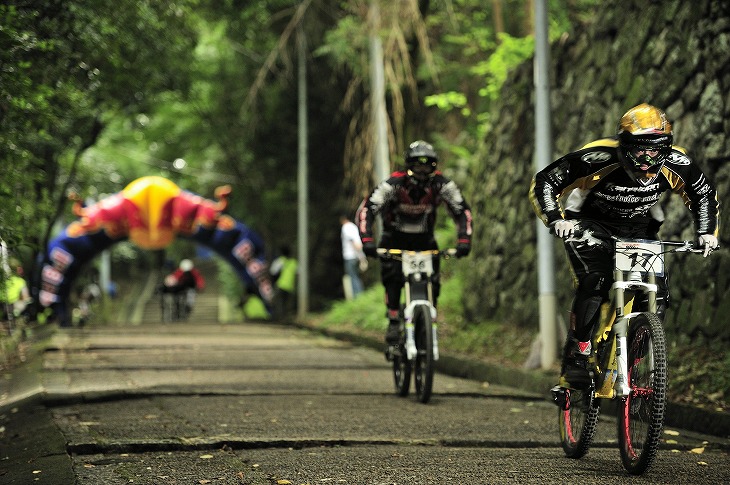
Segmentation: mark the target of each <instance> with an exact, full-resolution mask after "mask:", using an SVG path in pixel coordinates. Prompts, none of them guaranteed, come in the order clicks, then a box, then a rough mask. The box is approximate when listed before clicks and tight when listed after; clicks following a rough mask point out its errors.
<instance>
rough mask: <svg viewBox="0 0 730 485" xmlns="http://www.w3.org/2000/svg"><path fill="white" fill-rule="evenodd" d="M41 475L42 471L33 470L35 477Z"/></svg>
mask: <svg viewBox="0 0 730 485" xmlns="http://www.w3.org/2000/svg"><path fill="white" fill-rule="evenodd" d="M39 473H42V470H33V475H38V474H39Z"/></svg>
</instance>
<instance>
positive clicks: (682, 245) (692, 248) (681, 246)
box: [611, 236, 720, 254]
mask: <svg viewBox="0 0 730 485" xmlns="http://www.w3.org/2000/svg"><path fill="white" fill-rule="evenodd" d="M611 239H613V240H614V241H626V240H627V239H626V238H620V237H617V236H611ZM656 242H659V243H661V244H662V245H663V246H677V248H676V249H668V250H666V251H664V253H695V254H702V253H704V252H705V248H704V247H702V246H697V245H696V244H695V243H694V242H693V241H663V240H661V239H660V240H658V241H656ZM718 249H720V246H719V245H718V246H717V247H715V248H713V249H711V250H710V253H712V252H714V251H717V250H718Z"/></svg>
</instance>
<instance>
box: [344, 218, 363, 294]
mask: <svg viewBox="0 0 730 485" xmlns="http://www.w3.org/2000/svg"><path fill="white" fill-rule="evenodd" d="M340 224H341V225H342V229H341V231H340V239H342V260H343V264H344V267H345V276H346V278H345V279H346V280H347V279H348V278H349V280H350V281H349V282H346V283H345V284H348V283H349V285H350V291H349V292H348V291H347V290H348V288H347V287H345V297H348V298H349V297H350V296H351V297H352V298H356V297H357V295H359V294H360V293H362V291H363V289H364V286H363V284H362V280H361V279H360V271H361V270H362V271H364V270H366V269H367V267H368V266H367V265H368V260H367V257H366V256H365V253H363V252H362V241H361V240H360V231H359V230H358V229H357V226H356V225H355V223H354V222H352V221H351V220H350V219H349V218H348V217H347V215H345V214H342V215H340Z"/></svg>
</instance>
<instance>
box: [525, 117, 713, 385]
mask: <svg viewBox="0 0 730 485" xmlns="http://www.w3.org/2000/svg"><path fill="white" fill-rule="evenodd" d="M672 143H673V133H672V125H671V124H670V122H669V121H668V120H667V117H666V114H665V113H664V111H662V110H661V109H659V108H657V107H655V106H651V105H649V104H646V103H642V104H640V105H638V106H635V107H633V108H631V109H630V110H628V111H627V112H626V113H625V114H624V115H623V116H622V117H621V120H620V121H619V124H618V130H617V134H616V136H612V137H610V138H604V139H600V140H596V141H594V142H591V143H588V144H587V145H585V146H583V147H582V148H581V149H579V150H577V151H574V152H572V153H568V154H567V155H564V156H563V157H561V158H559V159H558V160H556V161H554V162H553V163H552V164H550V165H548V166H547V167H545V168H544V169H543V170H541V171H539V172H538V173H537V174H536V175H535V177H534V178H533V180H532V185H531V188H530V200H531V202H532V205H533V208H534V210H535V212H536V213H537V215H538V216H539V217H540V219H541V220H542V221H543V223H544V224H545V225H546V226H548V227H549V228H550V230H551V232H553V233H554V234H555V235H556V236H557V237H559V238H561V239H563V240H564V244H565V249H566V251H567V254H568V259H569V262H570V265H571V269H572V272H573V276H574V280H575V281H576V283H577V284H576V290H575V297H574V300H573V305H572V311H571V314H570V331H569V334H568V339H567V340H566V342H565V347H564V350H563V360H562V367H561V379H560V380H561V383H560V385H561V386H563V387H580V386H585V385H586V384H589V383H590V379H591V376H590V372H589V371H588V370H587V360H588V357H589V356H590V353H591V350H592V349H591V335H592V332H593V329H594V328H595V326H596V324H597V323H598V321H599V320H600V314H601V305H602V304H603V303H604V302H607V301H608V293H609V289H610V287H611V285H612V283H613V253H614V246H613V243H612V240H611V237H612V236H617V237H627V238H643V239H657V233H658V231H659V227H660V226H661V224H662V222H663V220H664V214H663V212H662V209H661V205H660V204H658V202H659V199H660V197H661V195H662V193H663V192H665V191H668V190H671V191H672V192H674V193H676V194H678V195H680V196H681V197H682V199H683V200H684V202H685V205H686V206H687V207H688V208H689V210H690V212H691V213H692V215H693V217H694V223H695V231H696V235H697V238H698V241H699V244H700V245H701V246H703V247H704V248H705V253H704V255H705V256H707V254H708V253H709V252H710V251H711V250H712V249H714V248H716V247H717V246H718V234H719V225H718V221H719V202H718V200H717V192H716V191H715V188H714V187H713V185H712V184H711V182H710V181H709V180H708V179H707V177H706V176H705V175H704V173H702V170H701V169H700V168H699V167H698V166H697V164H696V163H695V162H694V160H692V159H691V158H690V157H689V156H688V155H687V153H686V150H685V149H684V148H681V147H678V146H674V145H673V144H672ZM563 197H564V198H563ZM561 198H563V199H562V200H560V201H559V199H561ZM657 280H658V281H657V283H658V286H659V288H658V292H657V307H658V312H657V313H658V314H659V315H660V317H661V316H663V315H664V312H665V310H666V307H667V304H668V302H669V289H668V287H667V281H666V277H664V278H657Z"/></svg>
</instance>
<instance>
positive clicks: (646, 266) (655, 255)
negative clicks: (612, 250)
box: [615, 240, 664, 276]
mask: <svg viewBox="0 0 730 485" xmlns="http://www.w3.org/2000/svg"><path fill="white" fill-rule="evenodd" d="M615 261H616V269H619V270H621V271H640V272H642V273H647V272H653V273H655V274H656V275H658V276H662V275H664V256H663V254H662V243H660V242H659V241H649V240H635V241H616V258H615Z"/></svg>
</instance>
